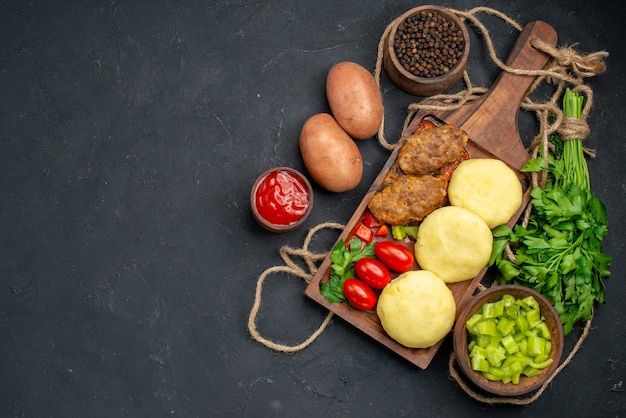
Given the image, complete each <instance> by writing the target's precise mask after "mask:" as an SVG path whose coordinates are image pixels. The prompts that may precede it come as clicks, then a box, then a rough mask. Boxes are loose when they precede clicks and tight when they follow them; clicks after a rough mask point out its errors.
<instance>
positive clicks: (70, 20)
mask: <svg viewBox="0 0 626 418" xmlns="http://www.w3.org/2000/svg"><path fill="white" fill-rule="evenodd" d="M625 4H626V3H623V2H605V3H603V4H602V6H601V7H600V4H599V3H594V2H590V1H580V0H569V1H563V0H559V1H542V2H537V1H530V0H520V1H516V2H497V1H484V2H478V1H449V2H445V3H442V5H445V6H450V7H453V8H456V9H461V10H465V9H469V8H472V7H475V6H479V5H485V6H491V7H494V8H496V9H498V10H500V11H502V12H505V13H506V14H508V15H509V16H511V17H512V18H513V19H515V20H516V21H517V22H519V23H525V22H527V21H530V20H535V19H542V20H545V21H547V22H548V23H550V24H552V25H553V26H554V27H555V28H556V30H557V32H558V33H559V36H560V39H559V43H560V44H561V45H572V44H575V45H576V48H577V49H578V50H579V51H581V52H592V51H598V50H606V51H608V52H609V53H610V56H609V58H608V59H607V63H608V71H607V72H606V73H605V74H603V75H601V76H599V77H596V78H594V79H590V80H589V85H591V87H592V88H593V89H594V92H595V106H594V108H593V110H592V112H591V115H590V118H589V123H590V125H591V129H592V134H591V137H590V138H589V139H588V142H587V145H589V146H590V147H592V148H595V149H596V150H597V152H598V157H597V158H596V159H594V160H590V161H589V166H590V172H591V181H592V189H593V191H594V192H595V194H596V195H597V196H598V197H599V198H600V199H601V200H603V201H604V202H605V203H606V205H607V207H608V212H609V220H610V234H609V236H608V237H607V239H606V246H605V251H606V252H607V253H610V254H612V255H613V256H614V262H613V266H612V269H611V270H612V272H613V276H612V277H611V278H610V279H609V280H607V282H606V284H607V301H608V302H607V304H606V305H604V306H601V307H599V308H598V309H597V311H596V316H595V319H594V321H593V327H592V330H591V333H590V335H589V337H588V338H587V340H586V341H585V343H584V345H583V346H582V348H581V350H580V351H579V352H578V354H577V355H576V356H575V358H574V359H573V361H572V362H571V364H569V365H568V366H567V367H566V368H565V369H564V370H563V371H562V372H561V374H560V375H559V376H558V377H557V378H556V379H555V380H554V381H553V383H552V384H551V385H550V387H549V388H548V389H547V390H546V391H545V393H544V394H543V395H542V397H541V398H539V400H537V401H536V402H534V403H533V404H532V405H530V406H528V407H523V408H522V407H512V406H490V405H485V404H482V403H479V402H476V401H474V400H473V399H471V398H470V397H468V396H467V395H466V394H465V393H464V392H463V391H462V390H461V389H460V388H459V387H458V385H457V384H456V383H455V382H454V381H453V380H452V379H451V378H450V377H449V374H448V366H447V362H448V357H449V354H450V352H451V350H452V346H451V342H450V339H449V338H448V339H447V340H446V342H445V343H444V344H443V346H442V348H441V350H440V352H439V353H438V354H437V356H436V357H435V359H434V360H433V363H432V364H431V366H430V367H429V368H428V369H426V370H420V369H417V368H416V367H414V366H412V365H411V364H409V363H408V362H407V361H405V360H404V359H402V358H400V357H399V356H397V355H395V354H394V353H392V352H389V351H388V350H386V349H385V348H383V347H382V346H380V345H379V344H377V343H375V342H373V341H372V340H370V339H369V338H368V337H366V336H365V335H364V334H362V333H361V332H359V331H357V330H355V329H354V328H353V327H352V326H350V325H349V324H347V323H345V322H344V321H342V320H340V319H334V320H333V321H332V323H331V324H330V326H329V327H328V328H327V329H326V331H325V332H324V333H323V334H322V335H321V336H320V337H319V338H318V339H317V340H316V341H315V342H314V343H313V344H312V345H310V346H309V347H308V348H306V349H305V350H303V351H300V352H297V353H293V354H284V353H278V352H275V351H272V350H270V349H268V348H266V347H265V346H263V345H261V344H259V343H258V342H256V341H254V340H252V339H251V337H250V335H249V333H248V330H247V327H246V321H247V318H248V314H249V312H250V308H251V306H252V302H253V297H254V289H255V284H256V279H257V277H258V276H259V275H260V274H261V273H262V272H263V271H264V270H265V269H266V268H268V267H271V266H273V265H277V264H281V260H280V258H279V256H278V249H279V248H280V247H281V246H283V245H290V246H294V247H299V246H300V245H301V244H302V241H303V238H304V236H305V234H306V232H307V230H308V229H309V228H310V227H312V226H314V225H317V224H319V223H321V222H324V221H328V220H333V221H338V222H342V223H345V222H347V220H348V219H349V218H350V215H351V214H352V213H353V211H354V209H355V208H356V206H357V205H358V203H359V202H360V200H361V199H362V197H363V196H364V194H365V192H366V191H367V189H368V187H369V184H370V183H371V181H372V180H373V179H374V177H375V176H376V174H377V173H378V171H379V170H380V168H381V167H382V165H383V163H384V161H385V160H386V158H387V157H388V152H387V151H385V150H384V149H383V148H382V147H381V146H380V145H378V143H377V142H376V141H375V140H373V139H372V140H368V141H363V142H360V143H359V147H360V149H361V151H362V153H363V157H364V161H365V173H364V178H363V181H362V183H361V185H360V186H359V187H358V188H357V189H355V190H353V191H351V192H349V193H344V194H332V193H326V192H323V191H322V190H320V189H316V204H315V208H314V210H313V213H312V215H311V217H310V218H309V220H308V222H307V224H306V225H305V226H304V227H302V228H301V229H299V230H297V231H295V232H292V233H289V234H285V235H276V234H272V233H269V232H266V231H264V230H262V229H261V228H260V227H259V226H258V225H257V224H256V223H255V222H254V220H253V218H252V216H251V214H250V210H249V206H248V205H249V200H248V198H249V192H250V186H251V185H252V182H253V180H254V178H255V177H256V176H257V175H258V174H259V173H261V172H262V171H263V170H265V169H267V168H270V167H272V166H277V165H288V166H292V167H295V168H298V169H303V164H302V160H301V157H300V154H299V150H298V143H297V139H298V134H299V130H300V128H301V126H302V123H303V122H304V121H305V119H306V118H307V117H309V116H310V115H312V114H314V113H317V112H320V111H327V110H328V108H327V106H328V105H327V102H326V98H325V95H324V79H325V75H326V72H327V71H328V69H329V68H330V66H331V65H333V64H334V63H336V62H338V61H343V60H350V61H356V62H358V63H360V64H362V65H364V66H365V67H367V68H368V69H370V70H373V69H374V65H375V60H376V48H377V44H378V40H379V37H380V35H381V34H382V32H383V31H384V29H385V27H386V26H387V25H388V24H389V23H390V22H391V21H392V20H393V19H394V18H395V17H396V16H398V15H400V14H401V13H403V12H404V11H406V10H408V9H410V8H412V7H414V6H416V5H418V4H416V3H414V2H410V1H354V0H353V1H334V0H333V1H329V0H322V1H317V2H309V1H303V0H292V1H284V0H278V1H256V2H255V1H213V2H211V1H180V2H178V1H164V0H159V1H144V0H138V1H134V0H133V1H130V0H127V1H123V0H122V1H108V2H104V1H100V2H96V1H92V0H86V1H59V2H37V1H31V2H26V1H14V2H8V1H4V2H2V3H1V4H0V416H3V417H163V416H178V417H206V416H234V417H235V416H245V417H265V416H277V417H292V416H299V417H318V416H337V417H357V416H359V417H366V416H380V417H400V416H442V417H443V416H446V417H447V416H482V415H484V414H485V413H489V414H507V416H522V415H523V416H527V415H529V416H530V415H531V416H547V415H551V416H580V417H591V416H602V417H624V416H626V393H625V391H626V365H625V363H626V335H625V333H624V323H625V321H626V312H625V311H626V309H625V308H624V302H623V301H624V298H625V296H626V285H625V284H624V273H625V271H626V266H625V264H624V258H625V257H624V255H625V254H624V234H625V232H626V231H625V226H626V224H625V222H624V217H623V215H624V210H623V206H624V203H625V200H626V199H625V194H626V176H625V173H626V171H625V168H624V167H625V164H624V150H625V145H624V122H625V118H624V116H623V115H624V112H625V110H624V105H623V104H624V97H625V95H626V92H625V87H626V82H625V81H624V73H625V72H626V68H625V64H626V59H625V57H624V38H625V37H626V30H625V25H624V21H623V19H624V16H625V15H626V6H625ZM483 17H484V19H483V20H484V22H485V23H487V24H488V26H489V28H490V30H491V31H492V35H493V37H494V39H495V42H496V47H497V48H498V49H499V51H500V53H501V55H502V57H505V56H506V54H507V53H508V50H509V48H510V46H511V45H512V43H513V40H514V38H515V35H516V31H515V30H513V29H511V28H510V27H507V26H506V25H505V24H503V23H502V22H501V21H499V20H497V19H494V18H491V17H488V16H486V15H484V16H483ZM470 32H472V33H473V34H474V35H473V36H476V33H475V32H474V31H473V30H472V29H470ZM468 70H469V72H470V75H471V76H472V79H473V80H474V82H475V84H478V85H484V86H488V85H489V84H490V83H491V82H492V81H493V80H494V78H495V77H496V75H497V73H498V70H497V69H496V68H495V67H494V66H492V65H491V64H489V62H488V59H487V58H486V55H485V47H484V44H483V43H482V42H481V40H480V38H479V37H477V36H476V37H475V39H474V40H473V49H472V51H471V55H470V62H469V66H468ZM381 83H382V92H383V97H384V103H385V106H386V136H387V137H388V138H389V139H390V140H391V141H392V142H394V141H395V140H396V139H397V137H398V135H399V132H400V130H401V126H402V123H403V121H404V118H405V115H406V109H407V106H408V105H409V104H410V103H412V102H414V101H416V100H418V98H415V97H411V96H408V95H407V94H405V93H403V92H401V91H399V90H398V89H397V88H396V87H395V86H394V85H393V84H391V83H390V82H389V80H388V79H387V78H386V76H385V75H384V74H383V76H382V81H381ZM521 119H522V123H521V125H522V128H521V130H522V134H523V136H524V138H525V140H526V141H527V140H529V139H530V138H531V137H532V136H533V134H534V129H535V128H536V127H535V126H534V124H533V118H532V117H530V118H529V117H528V115H525V116H524V115H522V118H521ZM336 236H337V235H336V233H335V232H328V233H322V234H320V235H319V236H317V237H316V239H315V240H314V242H313V246H314V249H315V250H318V251H326V250H327V249H329V247H330V246H331V245H332V243H333V242H334V240H335V239H336ZM304 288H305V283H304V282H303V281H302V280H300V279H298V278H294V277H287V276H285V275H280V274H278V275H275V276H272V277H271V278H269V279H268V280H267V282H266V286H265V293H264V299H263V305H262V308H261V311H260V313H259V318H258V325H259V329H260V330H261V331H262V333H263V335H265V336H266V337H268V338H270V339H273V340H276V341H278V342H281V343H285V344H297V343H299V342H301V341H303V340H304V339H305V338H306V337H308V336H309V335H310V334H311V332H313V330H315V329H316V328H317V326H318V325H319V324H320V323H321V321H322V320H323V318H324V316H325V312H324V311H323V310H322V309H321V308H320V307H318V306H317V305H315V304H314V303H313V302H311V301H310V300H308V299H306V298H305V297H304V296H303V291H304ZM568 343H569V344H570V346H571V344H572V340H571V338H570V339H569V340H568Z"/></svg>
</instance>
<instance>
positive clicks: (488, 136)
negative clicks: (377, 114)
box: [305, 21, 557, 369]
mask: <svg viewBox="0 0 626 418" xmlns="http://www.w3.org/2000/svg"><path fill="white" fill-rule="evenodd" d="M535 38H539V39H540V40H542V41H543V42H546V43H547V44H549V45H553V46H556V42H557V33H556V31H555V30H554V28H552V27H551V26H550V25H548V24H547V23H545V22H543V21H533V22H530V23H528V24H527V25H525V26H524V29H523V30H522V32H520V35H519V36H518V39H517V41H516V43H515V45H514V46H513V48H512V50H511V52H510V54H509V57H508V59H507V61H506V64H507V65H508V66H510V67H512V68H517V69H522V70H538V69H542V68H543V67H544V66H545V65H546V64H547V62H548V60H549V58H550V57H549V56H547V55H546V54H544V53H542V52H540V51H538V50H537V49H535V48H534V47H533V46H532V45H531V42H532V40H533V39H535ZM534 81H535V77H534V76H528V75H519V74H513V73H508V72H502V73H501V74H500V75H499V77H498V78H497V79H496V81H495V82H494V84H493V86H492V87H491V88H490V89H489V91H488V92H487V93H485V94H484V95H483V96H482V97H481V98H480V99H477V100H475V101H472V102H470V103H467V104H464V105H463V106H461V107H460V108H458V109H456V110H452V111H434V112H433V111H428V112H426V111H420V112H419V113H417V114H416V115H415V117H414V119H413V120H412V122H411V123H410V124H409V125H408V126H407V129H406V130H405V132H404V135H410V134H411V133H412V132H413V131H415V129H417V126H418V125H419V123H420V122H421V121H422V119H423V118H424V117H426V116H427V115H433V116H435V117H437V118H439V119H441V120H442V121H444V122H445V123H448V124H451V125H455V126H458V127H460V128H462V129H464V130H465V131H466V132H467V133H468V134H469V136H470V142H469V143H468V146H467V150H468V151H469V154H470V157H471V158H481V157H483V158H485V157H487V158H498V159H500V160H502V161H504V162H505V163H507V164H509V165H510V166H511V167H512V168H513V169H515V170H516V171H517V172H518V175H519V177H520V180H521V182H522V185H523V190H524V200H523V203H522V206H521V207H520V209H519V211H518V212H517V214H516V215H515V216H514V217H513V218H512V219H511V220H510V222H509V225H510V226H512V225H513V224H515V223H516V222H517V220H518V218H519V216H520V215H521V214H522V212H523V210H524V208H525V206H526V205H527V203H528V201H529V193H530V184H529V182H528V178H527V177H526V176H525V175H524V174H523V173H520V172H519V169H520V168H521V167H522V166H523V165H524V164H525V163H526V162H527V161H528V153H527V152H526V149H525V148H524V146H523V144H522V141H521V139H520V135H519V130H518V126H517V118H518V111H519V108H520V104H521V101H522V100H523V98H524V97H525V96H526V94H527V93H528V90H529V89H530V87H531V85H532V84H533V82H534ZM429 101H431V102H432V99H426V101H425V102H429ZM435 103H436V102H435ZM398 149H399V145H398V146H397V147H396V149H395V150H394V151H393V152H392V154H391V156H390V157H389V159H388V160H387V162H386V163H385V165H384V167H383V169H382V170H381V172H380V174H379V175H378V176H377V178H376V180H375V181H374V183H373V184H372V186H371V187H370V189H369V191H368V192H367V194H366V195H365V197H364V199H363V201H362V202H361V204H360V205H359V207H358V208H357V209H356V211H355V213H354V215H353V216H352V218H351V219H350V221H349V222H348V224H347V226H346V228H345V229H344V231H343V232H342V234H341V235H340V236H339V238H338V241H339V240H342V239H343V240H344V242H347V241H349V240H350V238H351V237H352V235H353V232H354V229H355V228H356V226H357V225H358V224H359V223H360V222H361V219H362V216H363V214H364V213H365V211H366V209H367V205H368V203H369V201H370V200H371V198H372V196H373V195H374V193H376V191H377V190H378V188H379V187H380V184H381V183H382V181H383V179H384V177H385V175H386V174H387V171H388V170H389V168H390V167H391V165H392V164H393V162H394V161H395V159H396V156H397V152H398ZM405 244H406V245H407V246H408V247H410V248H411V249H412V247H411V244H408V243H405ZM330 266H331V260H330V258H329V257H326V258H325V259H324V260H323V262H322V264H321V265H320V268H319V270H318V272H317V273H316V275H315V276H314V277H313V279H312V280H311V282H310V284H309V285H308V286H307V288H306V290H305V294H306V295H307V296H308V297H310V298H311V299H313V300H315V301H316V302H317V303H319V304H320V305H322V306H324V307H326V308H327V309H328V310H330V311H331V312H333V313H334V314H336V315H337V316H339V317H341V318H343V319H344V320H345V321H347V322H349V323H350V324H352V325H353V326H355V327H357V328H358V329H360V330H361V331H363V332H365V333H366V334H367V335H369V336H371V337H372V338H373V339H375V340H376V341H378V342H380V343H381V344H383V345H384V346H386V347H387V348H389V349H391V350H392V351H394V352H396V353H397V354H399V355H401V356H402V357H404V358H406V359H407V360H409V361H410V362H411V363H413V364H415V365H417V366H418V367H420V368H422V369H424V368H426V367H428V365H429V364H430V362H431V361H432V359H433V357H434V356H435V354H436V353H437V350H438V349H439V347H440V345H441V343H442V341H443V340H442V341H440V342H439V343H437V344H435V345H434V346H432V347H429V348H425V349H410V348H407V347H404V346H402V345H401V344H399V343H397V342H396V341H394V340H393V339H391V338H390V337H389V336H388V335H387V334H386V333H385V331H384V330H383V328H382V326H381V325H380V320H379V319H378V317H377V316H376V314H374V313H368V312H363V311H358V310H356V309H354V308H352V307H350V306H348V304H346V303H331V302H329V301H328V300H326V299H325V298H324V297H323V296H322V295H321V293H320V285H321V283H322V282H325V281H327V280H328V279H329V277H330ZM486 271H487V268H484V269H483V271H482V272H481V273H480V274H479V275H478V276H476V277H475V278H473V279H471V280H467V281H465V282H460V283H452V284H449V285H448V287H449V288H450V290H451V291H452V293H453V295H454V298H455V301H456V304H457V315H458V314H459V313H460V312H461V311H462V309H463V308H464V306H465V304H466V303H467V301H468V300H469V299H470V298H471V297H472V295H473V293H474V291H475V290H476V288H477V287H478V285H479V284H480V281H481V280H482V278H483V276H484V274H485V272H486Z"/></svg>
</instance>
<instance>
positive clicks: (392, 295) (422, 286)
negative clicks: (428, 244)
mask: <svg viewBox="0 0 626 418" xmlns="http://www.w3.org/2000/svg"><path fill="white" fill-rule="evenodd" d="M376 313H377V314H378V317H379V318H380V322H381V325H382V326H383V329H384V330H385V331H386V332H387V334H389V336H390V337H391V338H393V339H394V340H396V341H397V342H399V343H400V344H402V345H404V346H406V347H409V348H426V347H430V346H432V345H434V344H435V343H437V342H438V341H439V340H441V339H442V338H443V337H445V336H446V334H448V332H450V330H451V329H452V326H453V325H454V319H455V317H456V303H455V301H454V296H453V295H452V292H451V291H450V289H449V288H448V286H446V284H445V283H444V282H443V280H441V279H440V278H439V277H437V276H436V275H435V274H434V273H432V272H430V271H427V270H417V271H408V272H406V273H403V274H401V275H399V276H398V277H396V278H395V279H394V280H393V281H391V283H389V284H388V285H387V286H385V288H384V289H383V291H382V293H381V294H380V297H379V299H378V306H377V308H376Z"/></svg>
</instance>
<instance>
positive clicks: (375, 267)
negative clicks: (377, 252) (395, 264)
mask: <svg viewBox="0 0 626 418" xmlns="http://www.w3.org/2000/svg"><path fill="white" fill-rule="evenodd" d="M354 271H356V275H357V277H358V278H359V279H361V280H363V281H364V282H365V283H367V284H368V285H369V286H370V287H373V288H374V289H382V288H383V287H385V286H387V283H389V282H390V281H391V273H389V270H388V269H387V267H385V265H384V264H383V263H381V262H380V261H378V260H376V259H375V258H369V257H365V258H361V259H360V260H359V261H357V262H356V264H355V265H354Z"/></svg>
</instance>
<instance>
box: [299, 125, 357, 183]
mask: <svg viewBox="0 0 626 418" xmlns="http://www.w3.org/2000/svg"><path fill="white" fill-rule="evenodd" d="M300 152H301V153H302V159H303V160H304V165H305V166H306V168H307V170H308V172H309V174H310V175H311V177H313V180H315V182H316V183H317V184H319V185H320V186H321V187H323V188H324V189H326V190H329V191H331V192H345V191H348V190H352V189H354V188H355V187H356V186H357V185H358V184H359V182H360V181H361V177H362V176H363V160H362V159H361V152H360V151H359V148H358V147H357V146H356V144H355V143H354V141H353V140H352V138H350V137H349V136H348V134H346V132H345V131H344V130H343V129H341V127H340V126H339V125H338V124H337V121H336V120H335V119H334V118H333V117H332V116H331V115H329V114H328V113H318V114H316V115H313V116H311V117H310V118H309V119H307V121H306V122H305V123H304V125H303V126H302V130H301V131H300Z"/></svg>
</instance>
